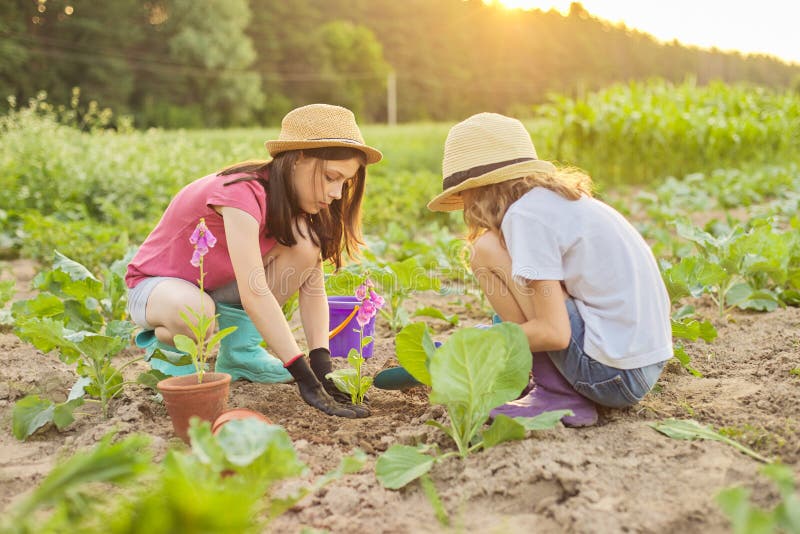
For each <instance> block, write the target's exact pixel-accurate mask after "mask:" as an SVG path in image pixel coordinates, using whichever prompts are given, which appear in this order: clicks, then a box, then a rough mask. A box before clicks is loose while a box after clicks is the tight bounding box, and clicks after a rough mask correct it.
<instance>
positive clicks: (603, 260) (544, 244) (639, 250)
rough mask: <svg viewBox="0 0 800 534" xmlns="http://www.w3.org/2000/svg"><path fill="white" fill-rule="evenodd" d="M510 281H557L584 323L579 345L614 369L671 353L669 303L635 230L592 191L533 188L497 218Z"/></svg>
mask: <svg viewBox="0 0 800 534" xmlns="http://www.w3.org/2000/svg"><path fill="white" fill-rule="evenodd" d="M502 230H503V236H504V237H505V241H506V246H507V247H508V251H509V254H510V256H511V263H512V265H511V270H512V274H513V276H514V280H515V281H517V282H519V283H522V284H525V283H526V281H527V280H563V281H564V285H565V286H566V288H567V293H569V294H570V295H571V296H572V297H573V298H574V300H575V305H576V307H577V308H578V312H579V313H580V314H581V317H582V318H583V322H584V324H585V327H586V328H585V337H584V347H583V348H584V351H585V352H586V354H588V355H589V356H591V357H592V358H594V359H595V360H597V361H599V362H601V363H603V364H605V365H608V366H610V367H614V368H616V369H635V368H637V367H644V366H646V365H650V364H653V363H657V362H661V361H664V360H668V359H670V358H671V357H672V328H671V324H670V302H669V295H668V294H667V290H666V287H664V282H663V280H662V279H661V275H660V273H659V270H658V265H657V264H656V260H655V258H654V257H653V253H652V252H651V251H650V247H649V246H648V245H647V243H646V242H645V240H644V239H643V238H642V236H641V235H639V232H637V231H636V229H635V228H634V227H633V226H632V225H631V224H630V223H629V222H628V221H627V220H626V219H625V218H624V217H623V216H622V215H620V214H619V213H618V212H617V211H616V210H614V209H613V208H612V207H610V206H608V205H607V204H604V203H603V202H600V201H599V200H597V199H594V198H591V197H587V196H584V197H581V198H580V199H578V200H574V201H573V200H567V199H565V198H564V197H562V196H561V195H559V194H558V193H555V192H553V191H550V190H549V189H546V188H544V187H535V188H533V189H532V190H531V191H529V192H528V193H526V194H525V195H523V196H522V198H520V199H519V200H517V201H516V202H514V203H513V204H512V205H511V206H510V207H509V209H508V211H507V212H506V214H505V216H504V217H503V223H502Z"/></svg>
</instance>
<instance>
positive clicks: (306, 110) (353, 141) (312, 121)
mask: <svg viewBox="0 0 800 534" xmlns="http://www.w3.org/2000/svg"><path fill="white" fill-rule="evenodd" d="M264 145H265V146H266V147H267V150H268V151H269V154H270V156H273V157H274V156H277V155H278V154H280V153H281V152H286V151H287V150H302V149H304V148H323V147H331V146H343V147H348V148H354V149H356V150H360V151H361V152H363V153H364V154H365V155H366V156H367V163H368V164H369V163H377V162H379V161H380V160H381V158H383V154H381V152H380V151H379V150H377V149H375V148H372V147H371V146H368V145H366V144H364V138H363V137H362V136H361V130H359V129H358V125H357V124H356V118H355V116H353V112H352V111H350V110H349V109H347V108H343V107H340V106H331V105H330V104H310V105H308V106H303V107H300V108H297V109H293V110H292V111H290V112H289V113H287V114H286V116H285V117H284V118H283V121H281V133H280V134H279V135H278V139H276V140H272V141H267V142H266V143H264Z"/></svg>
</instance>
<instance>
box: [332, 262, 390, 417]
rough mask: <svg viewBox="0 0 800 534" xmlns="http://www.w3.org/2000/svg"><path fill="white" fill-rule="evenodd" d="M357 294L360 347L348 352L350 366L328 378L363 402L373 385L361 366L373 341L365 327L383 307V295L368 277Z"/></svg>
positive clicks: (356, 399) (359, 401)
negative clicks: (378, 292)
mask: <svg viewBox="0 0 800 534" xmlns="http://www.w3.org/2000/svg"><path fill="white" fill-rule="evenodd" d="M355 296H356V298H357V299H358V301H359V307H358V312H357V313H356V322H357V323H358V328H357V329H355V328H354V329H353V330H354V331H355V332H357V333H358V339H359V341H358V348H355V347H353V348H351V349H350V351H349V352H348V354H347V363H348V364H350V367H345V368H344V369H337V370H336V371H333V372H332V373H328V374H327V375H326V378H330V379H331V380H333V383H334V384H335V385H336V387H337V388H338V389H339V390H340V391H342V392H344V393H348V394H349V395H350V400H351V402H352V403H353V404H363V402H364V395H365V394H366V392H367V390H368V389H369V388H370V386H372V377H371V376H363V374H362V372H361V368H362V366H363V364H364V360H365V358H364V347H366V346H367V345H369V344H370V343H372V336H365V335H364V327H365V326H366V325H367V324H368V323H369V322H370V321H371V320H372V319H373V318H374V317H375V316H376V315H377V314H378V311H380V309H381V308H382V307H383V305H384V300H383V297H381V296H380V295H378V294H377V293H375V286H374V284H373V283H372V280H370V279H369V278H368V277H365V279H364V282H363V283H362V284H361V285H359V286H358V287H357V288H356V290H355Z"/></svg>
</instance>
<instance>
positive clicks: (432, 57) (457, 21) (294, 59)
mask: <svg viewBox="0 0 800 534" xmlns="http://www.w3.org/2000/svg"><path fill="white" fill-rule="evenodd" d="M389 72H394V73H395V74H396V80H397V104H398V105H397V108H398V118H399V120H400V121H401V122H411V121H415V122H418V121H428V120H431V121H440V120H448V121H449V120H456V119H462V118H464V117H465V116H468V115H470V114H473V113H477V112H480V111H498V112H502V113H507V114H513V115H516V116H527V117H530V116H532V115H533V112H534V109H533V106H534V105H536V104H540V103H542V102H544V101H546V100H547V98H548V95H549V94H550V93H560V94H566V95H569V96H570V97H576V96H577V97H581V96H583V95H585V94H587V93H588V92H590V91H594V90H597V89H600V88H604V87H608V86H609V85H610V84H612V83H615V82H627V81H631V80H645V79H648V78H651V77H654V76H655V77H660V78H663V79H666V80H669V81H672V82H681V81H683V80H684V79H686V78H687V77H691V78H693V79H696V80H697V83H698V84H700V85H706V84H708V83H710V82H712V81H714V80H719V81H723V82H727V83H732V82H748V83H753V84H758V85H761V86H765V87H772V88H784V89H785V88H790V87H794V88H795V90H797V89H798V88H800V66H798V65H789V64H786V63H783V62H781V61H779V60H778V59H776V58H772V57H768V56H760V55H756V56H742V55H741V54H738V53H724V52H720V51H718V50H702V49H699V48H695V47H685V46H682V45H679V44H678V43H677V42H674V43H666V44H665V43H660V42H658V41H656V40H655V39H654V38H652V37H650V36H649V35H646V34H643V33H640V32H636V31H632V30H629V29H627V28H625V27H624V26H617V25H612V24H610V23H608V22H605V21H602V20H600V19H597V18H595V17H593V16H592V15H591V14H590V13H588V12H587V11H586V10H585V9H584V8H583V7H581V5H580V4H579V3H574V4H573V5H572V7H571V9H570V12H569V14H568V15H566V16H564V15H561V14H560V13H558V12H556V11H550V12H542V11H539V10H531V11H519V10H516V11H509V10H506V9H503V8H501V7H498V6H494V5H486V4H485V3H484V2H483V1H482V0H436V1H432V0H403V1H402V2H398V1H397V0H293V1H292V2H286V1H285V0H213V1H204V2H194V1H191V0H149V1H147V2H141V1H139V0H114V1H113V2H96V1H93V0H48V1H47V2H34V1H31V0H7V1H6V2H4V5H3V10H1V11H0V95H2V96H6V95H13V96H14V97H16V98H17V100H19V101H24V100H27V99H28V98H31V97H34V96H35V95H36V94H37V93H38V91H40V90H44V91H47V93H48V94H49V98H50V101H51V102H52V103H53V104H56V105H58V104H62V105H67V104H68V103H69V102H70V99H71V98H72V97H71V93H72V89H73V88H74V87H80V88H81V91H82V93H83V98H84V100H86V101H92V100H93V101H97V102H98V103H99V104H100V106H101V107H109V108H111V109H113V110H114V111H115V112H117V113H121V114H127V115H130V116H132V117H133V119H134V122H135V125H136V126H137V127H140V128H144V127H150V126H161V127H171V128H174V127H191V128H202V127H230V126H252V125H261V126H264V125H277V124H278V123H279V122H280V118H281V117H282V116H283V115H284V114H285V113H286V112H287V111H288V110H289V109H291V108H292V107H296V106H299V105H303V104H308V103H311V102H317V101H324V102H330V103H334V104H340V105H345V106H347V107H349V108H351V109H353V110H354V111H355V112H356V115H357V116H358V117H359V119H360V120H361V121H362V122H377V121H385V120H386V118H387V103H386V102H387V97H386V89H387V88H386V84H387V74H388V73H389Z"/></svg>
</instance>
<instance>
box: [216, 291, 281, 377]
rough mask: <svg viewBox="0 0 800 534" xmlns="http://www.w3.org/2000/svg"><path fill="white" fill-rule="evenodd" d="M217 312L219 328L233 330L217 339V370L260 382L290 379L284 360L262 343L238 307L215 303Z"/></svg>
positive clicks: (250, 322)
mask: <svg viewBox="0 0 800 534" xmlns="http://www.w3.org/2000/svg"><path fill="white" fill-rule="evenodd" d="M217 314H218V317H217V323H218V324H219V329H220V330H223V329H225V328H228V327H230V326H235V327H236V330H235V331H234V332H232V333H230V334H228V335H227V336H225V337H224V338H222V341H220V344H219V354H217V363H216V365H215V367H214V370H215V371H216V372H218V373H228V374H229V375H231V380H239V379H241V378H243V379H245V380H249V381H250V382H259V383H262V384H270V383H273V384H274V383H286V382H291V381H292V375H291V374H290V373H289V371H287V370H286V368H285V367H284V366H283V362H282V361H280V360H279V359H278V358H276V357H275V356H273V355H272V354H270V353H269V352H267V351H266V350H265V349H264V347H262V346H261V334H259V333H258V330H257V329H256V325H254V324H253V321H251V320H250V317H248V315H247V312H245V311H244V310H243V309H242V307H241V306H237V305H235V304H222V303H221V302H218V303H217Z"/></svg>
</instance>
